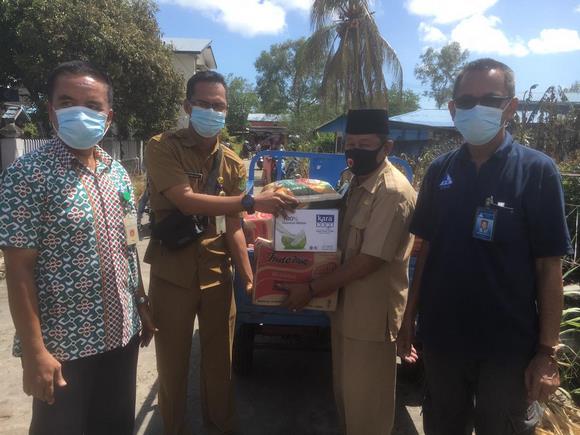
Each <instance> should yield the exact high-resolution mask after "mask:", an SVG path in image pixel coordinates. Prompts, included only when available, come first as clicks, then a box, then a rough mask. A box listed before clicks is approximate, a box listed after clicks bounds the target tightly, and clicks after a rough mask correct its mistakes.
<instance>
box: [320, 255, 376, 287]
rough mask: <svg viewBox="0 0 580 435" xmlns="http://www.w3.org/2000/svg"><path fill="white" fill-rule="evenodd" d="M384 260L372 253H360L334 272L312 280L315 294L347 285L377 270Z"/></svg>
mask: <svg viewBox="0 0 580 435" xmlns="http://www.w3.org/2000/svg"><path fill="white" fill-rule="evenodd" d="M383 264H384V261H383V260H381V259H380V258H377V257H372V256H370V255H365V254H358V255H356V256H354V257H352V258H349V259H348V260H347V261H345V262H344V263H343V264H341V265H340V266H339V267H338V268H337V269H336V270H335V271H334V272H332V273H330V274H328V275H325V276H322V277H320V278H318V279H316V280H315V281H312V283H311V285H312V289H313V290H314V294H318V293H326V292H331V291H335V290H337V289H339V288H340V287H344V286H347V285H348V284H350V283H352V282H353V281H356V280H358V279H361V278H364V277H365V276H367V275H369V274H371V273H373V272H375V271H376V270H377V269H378V268H379V267H381V265H383Z"/></svg>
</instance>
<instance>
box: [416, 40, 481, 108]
mask: <svg viewBox="0 0 580 435" xmlns="http://www.w3.org/2000/svg"><path fill="white" fill-rule="evenodd" d="M468 57H469V52H468V51H467V50H461V46H460V45H459V43H458V42H451V43H450V44H447V45H446V46H444V47H442V48H441V50H435V49H434V48H432V47H429V48H428V49H427V50H426V51H425V53H423V54H422V55H421V63H420V64H418V65H417V66H416V67H415V77H417V78H418V79H419V80H421V83H422V84H424V85H425V84H429V86H430V87H431V90H430V91H425V92H424V95H425V96H428V97H431V98H433V99H434V100H435V103H437V107H438V108H441V107H442V106H443V105H444V104H445V103H447V102H448V101H449V100H451V98H452V97H453V82H454V80H455V77H456V76H457V74H458V73H459V71H460V70H461V68H463V66H464V65H465V62H466V61H467V58H468Z"/></svg>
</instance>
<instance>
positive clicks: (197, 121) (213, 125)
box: [189, 106, 226, 138]
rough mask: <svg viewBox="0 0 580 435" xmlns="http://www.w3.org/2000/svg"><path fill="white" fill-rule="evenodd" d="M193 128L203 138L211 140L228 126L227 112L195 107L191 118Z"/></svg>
mask: <svg viewBox="0 0 580 435" xmlns="http://www.w3.org/2000/svg"><path fill="white" fill-rule="evenodd" d="M189 119H190V121H191V126H192V127H193V129H194V130H195V131H196V132H197V134H199V135H200V136H202V137H206V138H210V137H214V136H217V135H218V134H219V132H220V131H221V130H222V128H224V126H225V125H226V114H225V112H217V111H215V110H213V109H202V108H201V107H197V106H193V107H192V108H191V116H190V117H189Z"/></svg>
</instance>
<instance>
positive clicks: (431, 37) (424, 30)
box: [419, 23, 447, 44]
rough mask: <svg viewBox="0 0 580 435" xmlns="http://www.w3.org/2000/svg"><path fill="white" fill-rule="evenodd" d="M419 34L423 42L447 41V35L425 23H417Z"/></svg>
mask: <svg viewBox="0 0 580 435" xmlns="http://www.w3.org/2000/svg"><path fill="white" fill-rule="evenodd" d="M419 35H420V38H421V41H423V42H430V43H434V44H439V43H445V42H446V41H447V36H445V35H444V34H443V32H442V31H441V30H439V29H438V28H437V27H435V26H432V25H430V24H427V23H421V24H419Z"/></svg>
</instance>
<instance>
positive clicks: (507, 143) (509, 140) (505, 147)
mask: <svg viewBox="0 0 580 435" xmlns="http://www.w3.org/2000/svg"><path fill="white" fill-rule="evenodd" d="M513 143H514V138H513V137H512V135H511V134H510V132H508V131H505V134H504V138H503V142H502V143H501V145H500V146H499V147H497V149H496V150H495V151H494V153H493V154H492V155H491V157H490V160H491V159H498V158H502V157H505V156H506V155H507V154H508V153H509V152H510V150H511V149H512V145H513ZM457 157H458V159H460V160H471V155H470V154H469V147H468V144H467V142H465V143H464V144H463V145H461V148H459V153H458V154H457Z"/></svg>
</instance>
